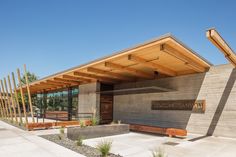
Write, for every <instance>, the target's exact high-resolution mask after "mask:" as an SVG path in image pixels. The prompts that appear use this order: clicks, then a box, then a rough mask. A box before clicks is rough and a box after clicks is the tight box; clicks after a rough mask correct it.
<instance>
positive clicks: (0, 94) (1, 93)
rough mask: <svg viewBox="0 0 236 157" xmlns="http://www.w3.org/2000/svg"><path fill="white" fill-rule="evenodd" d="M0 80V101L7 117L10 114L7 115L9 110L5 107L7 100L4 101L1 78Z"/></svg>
mask: <svg viewBox="0 0 236 157" xmlns="http://www.w3.org/2000/svg"><path fill="white" fill-rule="evenodd" d="M0 82H1V85H0V86H1V87H2V88H0V96H1V102H2V104H3V106H4V109H5V111H6V117H7V118H9V117H10V116H9V112H8V108H7V102H6V98H5V92H4V91H3V89H4V86H3V82H2V80H0Z"/></svg>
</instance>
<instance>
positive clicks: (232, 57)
mask: <svg viewBox="0 0 236 157" xmlns="http://www.w3.org/2000/svg"><path fill="white" fill-rule="evenodd" d="M206 36H207V38H208V39H209V40H210V41H211V42H212V44H214V45H215V46H216V47H217V48H218V49H219V50H220V51H221V52H222V53H223V54H224V56H225V58H226V59H227V60H228V61H229V62H230V63H231V64H232V65H234V67H236V54H235V53H234V51H233V50H232V49H231V48H230V46H229V45H228V44H227V42H226V41H225V40H224V39H223V38H222V37H221V36H220V34H219V33H218V32H217V31H216V30H215V29H214V28H212V29H209V30H207V32H206Z"/></svg>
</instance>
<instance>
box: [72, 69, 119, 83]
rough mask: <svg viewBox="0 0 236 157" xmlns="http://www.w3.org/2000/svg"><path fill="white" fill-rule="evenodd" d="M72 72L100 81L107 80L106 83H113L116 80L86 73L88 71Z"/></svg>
mask: <svg viewBox="0 0 236 157" xmlns="http://www.w3.org/2000/svg"><path fill="white" fill-rule="evenodd" d="M73 74H74V75H75V76H81V77H87V78H92V79H96V80H99V81H101V82H108V83H115V82H117V80H115V79H114V78H109V77H104V76H99V75H95V74H88V73H83V72H77V71H76V72H74V73H73Z"/></svg>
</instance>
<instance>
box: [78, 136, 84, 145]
mask: <svg viewBox="0 0 236 157" xmlns="http://www.w3.org/2000/svg"><path fill="white" fill-rule="evenodd" d="M83 140H84V138H83V137H82V136H79V137H78V138H77V140H76V145H77V146H82V145H83Z"/></svg>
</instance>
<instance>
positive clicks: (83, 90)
mask: <svg viewBox="0 0 236 157" xmlns="http://www.w3.org/2000/svg"><path fill="white" fill-rule="evenodd" d="M99 90H100V84H99V83H96V82H95V83H90V84H83V85H80V86H79V104H78V112H79V113H94V111H96V115H97V116H99V109H100V94H98V93H97V91H99ZM80 116H82V115H80ZM85 116H88V115H85Z"/></svg>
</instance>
